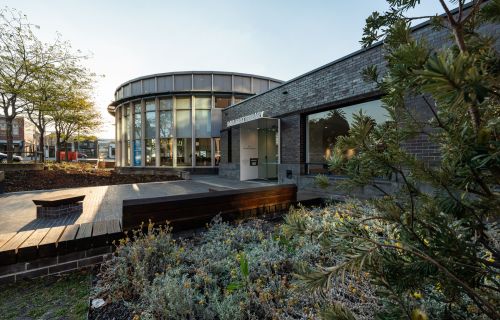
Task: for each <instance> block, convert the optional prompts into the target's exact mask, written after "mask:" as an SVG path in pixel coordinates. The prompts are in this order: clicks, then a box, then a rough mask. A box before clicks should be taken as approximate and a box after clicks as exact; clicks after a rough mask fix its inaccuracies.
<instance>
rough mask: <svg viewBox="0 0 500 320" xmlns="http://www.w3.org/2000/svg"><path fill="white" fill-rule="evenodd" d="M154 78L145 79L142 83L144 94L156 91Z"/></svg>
mask: <svg viewBox="0 0 500 320" xmlns="http://www.w3.org/2000/svg"><path fill="white" fill-rule="evenodd" d="M155 80H156V79H155V78H152V79H145V80H143V81H142V87H143V89H144V93H152V92H155V91H156V84H155Z"/></svg>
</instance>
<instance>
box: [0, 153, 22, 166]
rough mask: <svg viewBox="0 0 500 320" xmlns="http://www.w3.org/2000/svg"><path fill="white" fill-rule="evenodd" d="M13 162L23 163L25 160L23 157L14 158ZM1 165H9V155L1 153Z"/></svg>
mask: <svg viewBox="0 0 500 320" xmlns="http://www.w3.org/2000/svg"><path fill="white" fill-rule="evenodd" d="M12 160H13V161H14V162H21V161H23V158H22V157H21V156H16V155H14V156H12ZM0 163H7V155H6V154H5V153H1V152H0Z"/></svg>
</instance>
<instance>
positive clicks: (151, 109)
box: [145, 100, 156, 138]
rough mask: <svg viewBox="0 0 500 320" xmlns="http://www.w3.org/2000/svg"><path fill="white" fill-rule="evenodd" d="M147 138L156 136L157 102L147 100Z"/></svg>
mask: <svg viewBox="0 0 500 320" xmlns="http://www.w3.org/2000/svg"><path fill="white" fill-rule="evenodd" d="M145 120H146V138H156V104H155V101H154V100H149V101H146V119H145Z"/></svg>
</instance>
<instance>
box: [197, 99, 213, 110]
mask: <svg viewBox="0 0 500 320" xmlns="http://www.w3.org/2000/svg"><path fill="white" fill-rule="evenodd" d="M194 105H195V107H196V109H211V108H212V98H211V97H195V98H194Z"/></svg>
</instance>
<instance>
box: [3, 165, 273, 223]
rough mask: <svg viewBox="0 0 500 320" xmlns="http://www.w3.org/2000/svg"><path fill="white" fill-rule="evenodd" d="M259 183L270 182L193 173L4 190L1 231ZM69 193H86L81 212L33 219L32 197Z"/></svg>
mask: <svg viewBox="0 0 500 320" xmlns="http://www.w3.org/2000/svg"><path fill="white" fill-rule="evenodd" d="M262 185H269V183H267V182H260V181H259V182H254V181H250V182H248V181H244V182H242V181H234V180H229V179H225V178H221V177H218V176H209V175H207V176H192V180H180V181H165V182H151V183H136V184H123V185H112V186H102V187H85V188H68V189H58V190H41V191H29V192H13V193H7V194H4V195H0V233H8V232H15V231H22V230H32V229H37V228H46V227H52V226H59V225H68V224H75V223H85V222H91V221H100V220H110V219H121V217H122V201H123V200H124V199H139V198H153V197H161V196H169V195H179V194H190V193H200V192H207V191H208V189H209V188H214V187H216V188H228V189H240V188H248V187H256V186H262ZM68 193H71V194H73V193H78V194H85V200H84V202H83V213H81V214H76V215H71V216H68V217H65V218H58V219H36V208H35V205H34V204H33V201H32V200H33V199H35V198H40V197H44V196H49V195H50V196H55V195H63V194H68Z"/></svg>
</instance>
